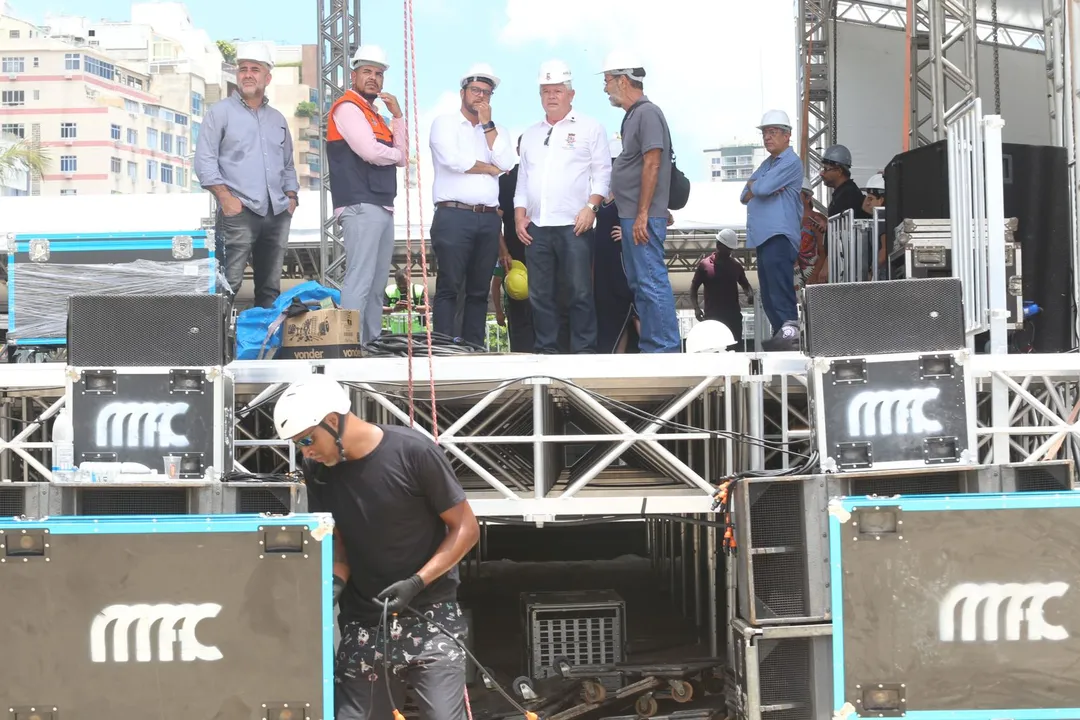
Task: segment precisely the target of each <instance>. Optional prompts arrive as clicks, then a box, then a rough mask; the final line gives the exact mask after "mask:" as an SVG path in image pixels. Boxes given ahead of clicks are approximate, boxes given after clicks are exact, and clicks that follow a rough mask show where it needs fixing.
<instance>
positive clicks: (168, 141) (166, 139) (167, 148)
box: [161, 133, 173, 155]
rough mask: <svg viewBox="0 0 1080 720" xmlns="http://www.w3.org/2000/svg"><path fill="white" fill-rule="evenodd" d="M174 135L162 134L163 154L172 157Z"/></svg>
mask: <svg viewBox="0 0 1080 720" xmlns="http://www.w3.org/2000/svg"><path fill="white" fill-rule="evenodd" d="M172 138H173V136H172V133H161V152H163V153H168V154H169V155H172V147H173V143H172Z"/></svg>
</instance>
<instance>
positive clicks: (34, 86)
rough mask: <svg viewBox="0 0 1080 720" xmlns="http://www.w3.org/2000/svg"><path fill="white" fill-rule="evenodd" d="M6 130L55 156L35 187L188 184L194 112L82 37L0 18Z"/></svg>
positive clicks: (174, 188)
mask: <svg viewBox="0 0 1080 720" xmlns="http://www.w3.org/2000/svg"><path fill="white" fill-rule="evenodd" d="M0 37H2V38H4V40H3V45H2V49H0V136H6V137H13V138H19V139H22V140H27V141H30V142H32V143H35V144H37V145H39V146H40V147H41V148H42V149H43V150H44V151H45V153H46V154H47V156H48V158H49V166H48V169H47V171H46V173H45V174H44V176H42V177H41V178H37V177H34V178H32V179H31V183H30V194H32V195H39V194H42V195H75V194H105V193H150V192H187V191H188V190H189V188H190V186H191V185H190V183H191V159H190V155H191V152H192V150H191V147H192V145H191V115H190V112H189V111H188V110H187V109H186V108H177V107H174V106H170V105H169V104H168V103H166V102H164V101H163V100H162V98H161V96H160V95H158V94H155V93H154V92H153V91H152V88H151V85H152V78H151V76H150V75H148V74H146V73H144V72H139V71H138V70H136V69H133V68H131V67H128V66H127V65H125V64H123V63H119V62H117V61H116V60H115V59H114V58H112V57H110V56H108V55H107V54H105V53H104V52H102V51H101V49H100V47H98V46H97V45H94V44H91V42H92V41H84V40H81V39H79V38H71V39H70V41H65V40H62V39H58V38H54V37H47V36H46V35H45V33H44V32H43V31H42V30H40V29H38V28H36V27H34V26H32V25H30V24H29V23H25V22H22V21H19V20H15V19H13V18H10V17H2V18H0Z"/></svg>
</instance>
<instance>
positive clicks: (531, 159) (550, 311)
mask: <svg viewBox="0 0 1080 720" xmlns="http://www.w3.org/2000/svg"><path fill="white" fill-rule="evenodd" d="M539 84H540V101H541V104H542V105H543V108H544V114H545V117H544V119H543V120H541V121H540V122H538V123H536V124H535V125H533V126H531V127H529V128H528V129H527V130H525V133H524V134H523V135H522V138H521V163H520V165H519V168H518V181H517V193H516V194H515V196H514V215H515V222H516V224H517V234H518V237H519V238H520V239H521V242H523V243H524V244H525V246H526V247H525V256H526V258H527V265H528V266H529V301H530V303H531V304H532V311H533V331H534V333H535V336H536V346H535V347H536V352H538V353H555V352H558V335H559V313H558V305H559V303H558V298H557V297H556V293H557V290H558V288H559V287H560V285H561V286H562V291H563V292H565V293H566V295H567V306H568V309H569V317H570V352H572V353H595V352H596V306H595V302H594V299H593V287H592V247H593V239H592V232H593V225H594V224H595V223H596V213H597V212H598V211H599V210H600V203H602V202H603V201H604V198H606V197H607V196H608V191H609V190H610V187H611V152H610V150H609V147H608V140H607V133H606V132H605V130H604V127H603V126H602V125H601V124H600V123H599V122H598V121H596V120H594V119H592V118H590V117H587V116H585V115H582V114H581V113H579V112H577V111H575V110H574V109H573V107H572V105H573V101H574V88H573V76H572V75H571V73H570V68H569V67H567V66H566V63H564V62H562V61H559V60H552V61H550V62H546V63H544V64H543V65H541V66H540V78H539Z"/></svg>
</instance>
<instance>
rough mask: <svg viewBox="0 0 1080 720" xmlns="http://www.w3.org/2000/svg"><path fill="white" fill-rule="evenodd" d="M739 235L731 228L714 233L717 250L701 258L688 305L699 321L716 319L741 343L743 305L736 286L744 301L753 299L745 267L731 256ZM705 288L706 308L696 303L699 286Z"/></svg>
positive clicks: (691, 287) (691, 286) (752, 289)
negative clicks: (741, 290)
mask: <svg viewBox="0 0 1080 720" xmlns="http://www.w3.org/2000/svg"><path fill="white" fill-rule="evenodd" d="M738 244H739V241H738V235H736V234H735V231H734V230H732V229H730V228H725V229H723V230H721V231H720V232H718V233H717V234H716V250H715V252H713V253H712V254H711V255H707V256H706V257H704V258H702V259H701V262H699V263H698V266H697V270H695V271H694V279H693V280H692V281H691V283H690V304H691V305H693V306H694V316H695V317H696V318H697V319H698V320H719V321H720V322H722V323H724V324H725V325H727V326H728V329H729V330H731V334H732V337H734V338H735V342H736V343H742V328H743V321H742V307H741V306H740V305H739V288H742V289H743V292H745V293H746V302H748V303H753V302H754V288H753V287H752V286H751V285H750V281H749V280H747V279H746V268H744V267H743V266H742V263H740V262H739V261H738V260H736V259H735V257H734V256H733V255H732V251H733V250H734V249H735V248H736V247H738ZM701 287H704V288H705V307H704V309H703V308H702V307H701V305H700V304H699V303H698V288H701Z"/></svg>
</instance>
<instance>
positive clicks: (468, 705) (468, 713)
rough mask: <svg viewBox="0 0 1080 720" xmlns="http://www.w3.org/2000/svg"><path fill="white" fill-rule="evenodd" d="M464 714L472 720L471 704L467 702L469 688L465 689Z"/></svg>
mask: <svg viewBox="0 0 1080 720" xmlns="http://www.w3.org/2000/svg"><path fill="white" fill-rule="evenodd" d="M466 662H468V661H466ZM465 714H466V715H467V716H468V718H469V720H473V716H472V704H471V703H470V702H469V688H467V687H466V688H465Z"/></svg>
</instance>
